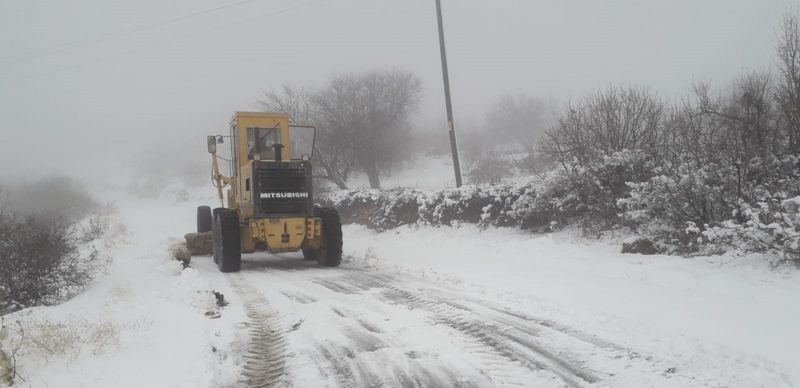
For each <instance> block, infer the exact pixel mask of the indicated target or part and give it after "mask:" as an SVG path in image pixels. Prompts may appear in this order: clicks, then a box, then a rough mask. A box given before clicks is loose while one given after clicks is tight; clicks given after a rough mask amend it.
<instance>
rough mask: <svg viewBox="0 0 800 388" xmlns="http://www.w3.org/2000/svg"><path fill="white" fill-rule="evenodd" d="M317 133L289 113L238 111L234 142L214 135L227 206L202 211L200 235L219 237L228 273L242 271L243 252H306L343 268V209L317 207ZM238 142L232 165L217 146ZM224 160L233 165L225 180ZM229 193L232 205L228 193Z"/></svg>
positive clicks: (211, 148)
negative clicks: (314, 167) (340, 211)
mask: <svg viewBox="0 0 800 388" xmlns="http://www.w3.org/2000/svg"><path fill="white" fill-rule="evenodd" d="M315 134H316V129H315V128H313V127H307V126H292V125H290V124H289V116H288V115H286V114H284V113H261V112H236V114H234V116H233V118H232V119H231V125H230V133H229V134H228V135H227V136H223V135H216V136H208V139H207V141H208V152H209V153H211V158H212V182H213V184H214V186H215V187H216V188H217V194H218V196H219V199H220V202H221V204H222V206H221V207H218V208H216V209H214V210H213V212H212V211H211V208H210V207H209V206H200V207H198V208H197V232H198V233H204V232H212V234H213V245H212V247H213V255H214V262H215V263H216V264H217V266H218V267H219V269H220V270H221V271H222V272H236V271H239V269H240V268H241V263H242V253H252V252H254V251H255V250H256V249H257V248H261V249H264V250H266V251H268V252H270V253H279V252H297V251H298V250H302V251H303V257H304V258H305V259H307V260H316V261H317V262H318V263H319V264H320V265H322V266H327V267H336V266H338V265H339V263H340V262H341V260H342V226H341V222H340V220H339V214H338V213H337V212H336V210H335V209H332V208H323V207H318V206H315V205H314V202H313V187H312V180H311V176H312V174H311V171H312V166H311V157H312V155H313V149H314V137H315ZM226 139H228V142H229V143H230V159H226V158H223V157H222V156H220V155H218V154H217V145H219V144H224V143H225V140H226ZM220 160H221V161H223V162H227V163H228V164H229V165H230V173H229V175H223V174H221V173H220V168H219V166H220ZM224 189H226V193H227V206H226V204H225V200H224V196H223V190H224Z"/></svg>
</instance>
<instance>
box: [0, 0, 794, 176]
mask: <svg viewBox="0 0 800 388" xmlns="http://www.w3.org/2000/svg"><path fill="white" fill-rule="evenodd" d="M235 2H236V1H235V0H177V1H171V2H165V1H155V0H138V1H123V0H84V1H79V2H78V1H72V2H64V1H56V0H39V1H14V0H0V133H2V144H3V146H2V149H3V152H2V153H0V164H2V166H3V172H2V175H0V179H2V178H15V177H18V176H21V175H25V174H35V175H47V174H52V173H57V172H66V173H73V172H75V173H77V174H78V175H79V176H82V177H84V178H94V177H108V176H112V175H114V174H118V173H119V171H120V169H133V168H136V167H137V166H138V167H139V168H145V169H158V168H159V165H162V164H169V163H172V161H171V160H170V159H168V157H166V156H165V155H166V154H169V155H170V156H169V157H171V158H174V159H175V160H179V159H181V158H187V159H192V160H197V159H198V158H205V157H207V155H206V154H205V135H207V134H213V133H220V132H223V131H226V128H227V124H228V120H229V118H230V116H231V114H232V113H233V112H234V111H236V110H249V109H253V107H254V106H253V104H254V102H255V100H257V99H258V98H259V97H260V95H261V93H262V92H263V91H264V90H267V89H270V88H279V87H280V86H281V85H283V84H291V85H298V86H302V85H306V86H313V85H319V84H322V83H324V82H325V81H326V80H327V79H328V78H329V77H330V76H331V75H334V74H341V73H348V72H358V71H364V70H373V69H387V68H391V67H395V66H396V67H400V68H403V69H406V70H409V71H412V72H414V73H416V74H418V75H419V76H420V77H421V78H422V80H423V82H424V84H425V88H424V100H423V103H422V106H421V109H420V116H419V118H417V119H415V120H414V124H415V125H416V126H418V127H424V128H431V129H438V130H440V131H439V132H437V133H438V134H440V135H441V136H442V137H445V136H446V132H445V129H444V128H436V127H437V126H438V125H440V124H441V123H443V122H444V115H445V114H444V104H443V97H442V90H441V69H440V63H439V53H438V42H437V40H436V39H437V36H436V33H437V32H436V19H435V8H434V2H433V0H394V1H389V0H316V1H315V0H305V1H289V0H259V1H253V2H251V3H247V4H243V5H240V6H235V7H231V8H228V9H225V10H221V11H219V12H214V13H211V14H207V15H202V16H198V17H193V18H190V19H187V20H183V21H180V22H176V23H171V24H167V25H164V26H162V27H159V28H152V29H149V30H146V31H143V32H139V33H132V34H128V35H123V36H117V37H114V38H111V39H107V40H105V41H101V42H99V43H95V44H86V45H84V46H80V47H77V48H73V49H69V50H64V51H61V52H57V53H53V54H52V55H40V56H38V57H33V58H31V56H32V55H36V54H37V53H39V54H41V53H42V52H43V51H44V53H45V54H47V53H48V49H52V48H57V47H61V46H64V45H65V44H69V43H71V42H86V41H92V40H97V38H98V37H100V38H102V37H107V36H108V35H109V34H111V33H115V32H120V31H125V30H129V29H131V28H135V27H137V26H141V25H146V24H151V23H154V22H159V21H163V20H169V19H172V18H176V17H180V16H183V15H187V14H192V13H195V12H198V11H203V10H206V9H211V8H215V7H219V6H224V5H226V4H232V3H235ZM796 4H797V1H796V0H658V1H655V0H653V1H648V0H630V1H622V0H603V1H599V0H581V1H578V0H574V1H570V0H561V1H559V0H491V1H490V0H483V1H478V0H443V8H444V20H445V29H446V34H447V35H446V39H447V49H448V59H449V62H450V72H451V86H452V92H453V103H454V112H455V116H456V121H457V126H463V127H478V126H482V125H483V119H484V116H485V113H486V110H487V108H488V107H489V106H490V105H491V104H492V103H493V102H495V101H496V100H498V99H499V98H500V97H501V96H502V95H504V94H527V95H531V96H542V97H552V98H555V99H557V100H559V101H562V102H564V101H568V100H570V99H577V98H580V97H581V96H583V95H585V94H587V93H591V92H593V91H595V90H597V89H598V88H600V87H605V86H608V85H610V84H623V85H648V86H651V87H652V88H653V90H655V91H658V92H659V93H661V94H662V95H664V96H667V97H670V98H676V97H679V96H680V95H682V94H684V93H685V92H687V91H688V89H689V87H690V84H691V83H692V82H693V81H696V80H711V81H714V82H716V84H718V85H721V84H725V83H727V82H729V81H730V80H731V79H732V78H733V77H735V76H736V75H737V74H738V73H740V72H741V71H742V70H747V69H764V68H770V67H771V66H772V65H773V64H774V47H775V44H776V31H777V28H778V25H779V23H780V18H781V15H782V14H783V13H784V12H785V11H787V10H789V9H792V8H790V7H793V6H794V7H796ZM794 9H797V8H794ZM51 51H52V50H51Z"/></svg>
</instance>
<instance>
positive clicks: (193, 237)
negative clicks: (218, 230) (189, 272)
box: [183, 232, 214, 256]
mask: <svg viewBox="0 0 800 388" xmlns="http://www.w3.org/2000/svg"><path fill="white" fill-rule="evenodd" d="M183 238H185V239H186V247H187V248H189V252H191V254H192V256H197V255H210V254H211V249H212V248H211V245H212V244H213V241H214V235H213V233H211V232H206V233H188V234H186V235H185V236H183Z"/></svg>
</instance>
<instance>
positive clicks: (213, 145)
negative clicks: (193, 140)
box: [206, 136, 217, 154]
mask: <svg viewBox="0 0 800 388" xmlns="http://www.w3.org/2000/svg"><path fill="white" fill-rule="evenodd" d="M206 142H207V143H208V153H209V154H216V153H217V137H216V136H208V137H207V140H206Z"/></svg>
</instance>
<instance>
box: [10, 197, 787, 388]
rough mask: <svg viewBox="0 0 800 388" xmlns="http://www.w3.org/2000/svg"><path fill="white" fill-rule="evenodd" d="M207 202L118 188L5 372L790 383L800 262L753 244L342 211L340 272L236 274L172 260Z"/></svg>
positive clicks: (318, 383) (60, 381) (330, 383)
mask: <svg viewBox="0 0 800 388" xmlns="http://www.w3.org/2000/svg"><path fill="white" fill-rule="evenodd" d="M203 203H213V202H210V201H209V200H208V199H204V198H199V199H198V200H192V201H178V202H175V201H168V200H164V199H154V200H141V199H131V200H119V201H118V204H119V208H120V217H119V218H120V221H121V222H122V224H124V226H125V228H123V229H121V231H120V232H119V233H117V234H114V235H112V236H109V238H112V239H113V240H114V241H115V242H116V244H117V245H116V246H117V248H115V249H113V250H111V251H109V252H108V253H109V254H111V255H113V257H114V260H113V262H112V265H111V266H110V268H109V269H108V273H107V274H106V275H104V276H102V277H100V278H98V279H97V281H96V282H95V283H94V284H92V286H91V287H89V289H87V290H86V291H85V292H84V293H82V294H81V295H79V296H77V297H75V298H74V299H72V300H70V301H68V302H66V303H64V304H61V305H58V306H52V307H34V308H29V309H25V310H22V311H19V312H17V313H14V314H11V315H10V316H7V317H5V318H6V321H5V322H8V323H11V324H12V325H9V326H8V327H9V328H10V334H11V338H10V339H9V340H7V343H8V344H11V345H13V344H17V343H21V344H22V347H21V348H20V352H19V353H18V354H17V361H18V364H17V365H18V368H19V372H20V376H21V379H20V380H19V386H23V387H41V386H58V387H109V386H114V387H131V388H133V387H143V386H152V387H238V386H242V385H243V386H276V387H379V386H384V387H414V386H420V387H451V386H453V387H497V386H500V387H502V386H522V387H564V386H566V387H570V386H572V387H575V386H577V387H583V386H592V387H776V388H777V387H797V386H800V367H798V365H800V352H797V351H796V349H798V348H800V337H798V336H797V335H796V330H797V327H800V300H799V299H797V298H796V295H798V294H800V274H798V271H797V270H796V269H790V268H784V269H773V268H770V266H769V265H768V264H766V262H765V261H764V260H763V258H759V257H751V256H745V257H735V256H725V257H700V258H693V259H683V258H678V257H668V256H640V255H623V254H620V253H619V247H618V246H617V245H614V244H610V243H607V242H602V241H594V242H591V241H586V240H584V239H580V238H576V237H574V235H571V234H569V233H560V234H554V235H532V234H530V233H528V232H525V231H520V230H516V229H492V228H490V229H480V228H478V227H476V226H474V225H460V226H455V227H432V226H413V227H402V228H399V229H396V230H392V231H387V232H383V233H377V232H374V231H371V230H369V229H366V228H364V227H362V226H357V225H347V226H345V228H344V235H345V243H344V253H345V257H344V263H343V264H342V266H341V267H339V268H321V267H319V266H317V265H316V263H313V262H308V261H304V260H303V259H302V255H300V254H283V255H270V254H267V253H255V254H251V255H245V256H244V258H243V268H242V271H241V272H238V273H232V274H223V273H220V272H219V271H218V270H217V268H216V267H215V266H214V264H213V262H212V260H211V258H210V257H207V256H199V257H194V258H192V261H191V265H190V267H189V268H187V269H181V267H180V265H179V264H177V262H175V261H174V260H172V259H171V258H170V257H169V253H168V249H167V248H168V247H169V246H170V244H172V243H174V242H175V241H179V240H180V239H181V238H182V236H183V234H184V233H186V232H188V231H191V230H193V229H194V217H193V214H194V210H195V207H196V206H197V205H199V204H203ZM214 292H217V293H221V294H222V295H224V299H225V301H226V302H227V305H224V306H218V305H217V304H216V302H217V300H216V298H215V294H214ZM17 328H18V329H17ZM53 343H55V344H58V346H57V347H54V346H52V344H53ZM54 349H55V351H54ZM22 379H24V381H23V380H22Z"/></svg>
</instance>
